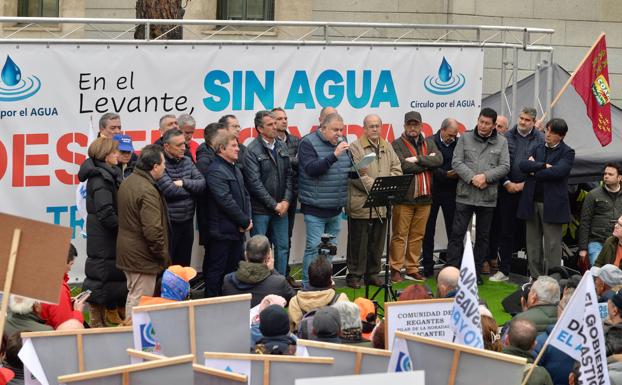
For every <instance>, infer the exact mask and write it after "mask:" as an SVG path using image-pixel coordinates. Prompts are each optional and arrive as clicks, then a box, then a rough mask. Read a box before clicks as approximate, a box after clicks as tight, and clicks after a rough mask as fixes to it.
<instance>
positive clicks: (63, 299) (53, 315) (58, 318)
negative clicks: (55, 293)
mask: <svg viewBox="0 0 622 385" xmlns="http://www.w3.org/2000/svg"><path fill="white" fill-rule="evenodd" d="M68 281H69V276H68V275H67V274H65V277H64V279H63V283H62V284H61V292H60V299H59V300H58V305H51V304H47V303H42V304H41V319H43V320H44V321H45V323H46V325H49V326H51V327H53V328H54V329H55V330H56V328H58V326H59V325H60V324H62V323H63V322H65V321H67V320H69V319H71V318H74V319H77V320H78V321H80V322H84V316H83V315H82V313H81V312H79V311H77V310H73V304H72V303H71V289H69V285H68V284H67V282H68Z"/></svg>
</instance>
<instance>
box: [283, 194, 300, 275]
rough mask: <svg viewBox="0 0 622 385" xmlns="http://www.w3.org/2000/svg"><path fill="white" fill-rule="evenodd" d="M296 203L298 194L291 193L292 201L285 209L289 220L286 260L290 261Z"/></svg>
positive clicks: (287, 272)
mask: <svg viewBox="0 0 622 385" xmlns="http://www.w3.org/2000/svg"><path fill="white" fill-rule="evenodd" d="M297 205H298V196H297V195H295V194H292V201H291V202H290V203H289V209H288V210H287V218H288V220H289V222H288V225H289V229H288V230H289V231H288V236H289V250H287V260H288V261H290V255H291V253H292V234H294V222H295V221H296V206H297ZM289 271H290V267H289V263H288V264H287V269H286V270H285V273H286V276H287V277H289Z"/></svg>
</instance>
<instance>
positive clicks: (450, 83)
mask: <svg viewBox="0 0 622 385" xmlns="http://www.w3.org/2000/svg"><path fill="white" fill-rule="evenodd" d="M453 72H454V71H453V68H451V65H449V63H448V62H447V59H446V58H445V56H443V60H442V61H441V65H440V66H439V67H438V75H437V76H434V75H429V76H426V78H425V80H424V81H423V86H424V87H425V89H426V90H428V91H429V92H430V93H432V94H435V95H449V94H453V93H454V92H456V91H458V90H460V89H461V88H462V87H464V85H465V84H466V78H465V76H464V75H463V74H461V73H458V75H454V73H453Z"/></svg>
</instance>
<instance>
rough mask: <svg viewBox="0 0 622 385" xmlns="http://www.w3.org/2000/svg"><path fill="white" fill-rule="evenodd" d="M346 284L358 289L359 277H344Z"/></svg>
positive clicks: (359, 284) (359, 286)
mask: <svg viewBox="0 0 622 385" xmlns="http://www.w3.org/2000/svg"><path fill="white" fill-rule="evenodd" d="M346 285H347V286H348V287H351V288H353V289H360V288H361V279H360V278H355V277H349V278H346Z"/></svg>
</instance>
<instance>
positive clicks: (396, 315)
mask: <svg viewBox="0 0 622 385" xmlns="http://www.w3.org/2000/svg"><path fill="white" fill-rule="evenodd" d="M453 303H454V302H453V299H451V298H448V299H429V300H419V301H402V302H387V303H385V309H386V314H385V322H386V325H385V343H386V345H387V350H392V347H393V337H394V336H395V332H396V331H400V332H404V333H408V334H414V335H418V336H422V337H429V338H435V339H439V340H442V341H448V342H451V341H452V340H453V337H454V334H453V332H452V330H451V309H452V306H453Z"/></svg>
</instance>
